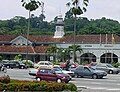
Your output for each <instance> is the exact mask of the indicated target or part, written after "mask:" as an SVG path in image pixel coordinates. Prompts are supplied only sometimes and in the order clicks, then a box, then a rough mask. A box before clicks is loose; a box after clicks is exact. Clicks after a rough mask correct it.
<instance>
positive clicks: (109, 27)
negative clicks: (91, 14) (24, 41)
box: [0, 15, 120, 35]
mask: <svg viewBox="0 0 120 92" xmlns="http://www.w3.org/2000/svg"><path fill="white" fill-rule="evenodd" d="M66 16H68V15H66ZM30 20H31V23H30V28H31V30H30V34H34V35H38V34H39V35H43V34H44V35H54V31H55V23H54V22H47V21H39V20H40V17H37V16H34V17H31V18H30ZM27 21H28V19H26V18H25V17H21V16H15V17H14V18H12V19H10V20H0V34H1V35H2V34H12V35H13V34H16V35H20V34H26V33H27ZM64 22H65V33H66V35H71V34H73V30H74V18H72V17H71V18H68V17H66V18H65V20H64ZM76 30H77V31H76V33H77V34H100V33H101V34H106V33H108V34H110V33H116V34H120V23H119V22H118V21H115V20H112V19H106V18H105V17H103V18H102V19H96V20H94V19H91V20H88V19H87V18H85V17H78V18H77V19H76Z"/></svg>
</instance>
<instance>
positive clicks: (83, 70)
mask: <svg viewBox="0 0 120 92" xmlns="http://www.w3.org/2000/svg"><path fill="white" fill-rule="evenodd" d="M74 73H75V76H76V77H91V78H93V79H97V78H103V77H104V76H107V72H105V71H101V70H96V69H94V68H90V67H86V66H82V65H81V66H78V67H77V68H76V69H75V70H74Z"/></svg>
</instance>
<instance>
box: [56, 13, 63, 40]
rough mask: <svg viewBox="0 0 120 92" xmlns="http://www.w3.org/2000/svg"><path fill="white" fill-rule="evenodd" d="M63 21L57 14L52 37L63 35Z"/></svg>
mask: <svg viewBox="0 0 120 92" xmlns="http://www.w3.org/2000/svg"><path fill="white" fill-rule="evenodd" d="M64 34H65V33H64V22H63V18H62V15H59V16H58V17H57V22H56V31H55V34H54V38H62V37H63V36H64Z"/></svg>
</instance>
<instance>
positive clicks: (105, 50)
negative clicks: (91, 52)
mask: <svg viewBox="0 0 120 92" xmlns="http://www.w3.org/2000/svg"><path fill="white" fill-rule="evenodd" d="M107 40H108V38H107V34H106V44H107ZM106 62H107V50H106V49H105V63H106Z"/></svg>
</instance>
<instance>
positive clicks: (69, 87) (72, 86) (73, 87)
mask: <svg viewBox="0 0 120 92" xmlns="http://www.w3.org/2000/svg"><path fill="white" fill-rule="evenodd" d="M66 87H67V90H70V91H76V90H77V87H76V86H75V84H73V83H69V84H67V86H66Z"/></svg>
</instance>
